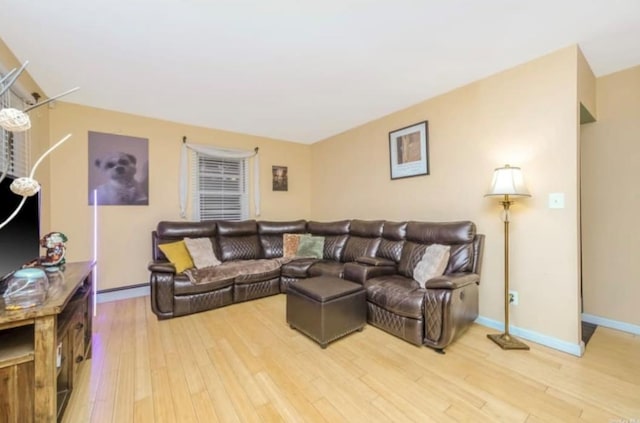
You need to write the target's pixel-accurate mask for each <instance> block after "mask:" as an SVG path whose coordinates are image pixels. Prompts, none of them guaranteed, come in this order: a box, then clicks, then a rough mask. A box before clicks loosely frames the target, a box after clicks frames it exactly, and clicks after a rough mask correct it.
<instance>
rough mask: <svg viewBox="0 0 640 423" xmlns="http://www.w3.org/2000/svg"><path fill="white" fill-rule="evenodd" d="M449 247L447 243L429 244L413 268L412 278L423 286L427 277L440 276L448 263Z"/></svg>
mask: <svg viewBox="0 0 640 423" xmlns="http://www.w3.org/2000/svg"><path fill="white" fill-rule="evenodd" d="M450 253H451V247H450V246H448V245H441V244H432V245H429V246H428V247H427V248H426V249H425V250H424V254H423V256H422V259H420V261H419V262H418V264H416V267H415V268H414V269H413V279H415V280H416V281H418V283H419V284H420V286H421V287H423V288H424V286H425V284H426V283H427V281H428V280H429V279H432V278H435V277H437V276H442V275H443V274H444V271H445V270H446V268H447V264H449V255H450Z"/></svg>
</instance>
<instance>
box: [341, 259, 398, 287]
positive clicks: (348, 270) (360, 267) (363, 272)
mask: <svg viewBox="0 0 640 423" xmlns="http://www.w3.org/2000/svg"><path fill="white" fill-rule="evenodd" d="M391 263H393V262H391ZM395 273H396V266H395V264H394V265H393V266H369V265H368V264H363V263H356V262H351V263H345V265H344V273H343V278H344V279H346V280H349V281H352V282H356V283H359V284H361V285H363V284H364V283H365V281H367V280H369V279H371V278H376V277H378V276H384V275H393V274H395Z"/></svg>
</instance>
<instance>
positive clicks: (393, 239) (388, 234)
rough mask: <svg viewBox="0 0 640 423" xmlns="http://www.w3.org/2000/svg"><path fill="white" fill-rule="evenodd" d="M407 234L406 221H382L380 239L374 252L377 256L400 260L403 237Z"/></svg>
mask: <svg viewBox="0 0 640 423" xmlns="http://www.w3.org/2000/svg"><path fill="white" fill-rule="evenodd" d="M406 235H407V222H384V225H383V227H382V240H381V241H380V246H379V247H378V251H377V253H376V256H377V257H381V258H386V259H388V260H393V261H395V262H396V263H398V262H400V257H401V255H402V247H403V246H404V239H405V237H406Z"/></svg>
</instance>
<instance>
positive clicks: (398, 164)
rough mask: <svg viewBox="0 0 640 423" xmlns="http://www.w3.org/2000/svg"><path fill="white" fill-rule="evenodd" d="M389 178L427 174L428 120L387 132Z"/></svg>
mask: <svg viewBox="0 0 640 423" xmlns="http://www.w3.org/2000/svg"><path fill="white" fill-rule="evenodd" d="M389 163H390V165H391V179H400V178H409V177H411V176H419V175H428V174H429V122H428V121H424V122H420V123H416V124H415V125H411V126H407V127H406V128H401V129H397V130H395V131H392V132H389Z"/></svg>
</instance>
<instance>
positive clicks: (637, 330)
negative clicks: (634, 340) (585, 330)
mask: <svg viewBox="0 0 640 423" xmlns="http://www.w3.org/2000/svg"><path fill="white" fill-rule="evenodd" d="M582 321H583V322H587V323H591V324H593V325H598V326H604V327H606V328H611V329H615V330H620V331H622V332H628V333H632V334H634V335H640V326H638V325H634V324H631V323H626V322H620V321H618V320H612V319H607V318H605V317H600V316H594V315H593V314H587V313H582Z"/></svg>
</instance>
